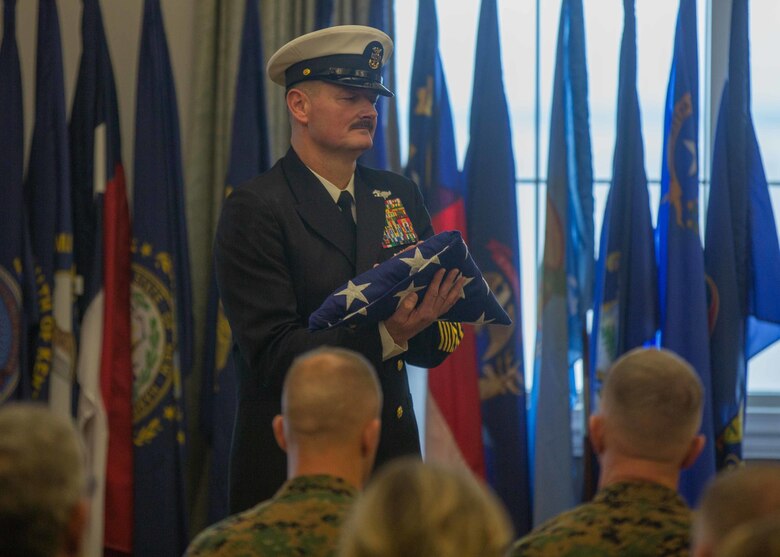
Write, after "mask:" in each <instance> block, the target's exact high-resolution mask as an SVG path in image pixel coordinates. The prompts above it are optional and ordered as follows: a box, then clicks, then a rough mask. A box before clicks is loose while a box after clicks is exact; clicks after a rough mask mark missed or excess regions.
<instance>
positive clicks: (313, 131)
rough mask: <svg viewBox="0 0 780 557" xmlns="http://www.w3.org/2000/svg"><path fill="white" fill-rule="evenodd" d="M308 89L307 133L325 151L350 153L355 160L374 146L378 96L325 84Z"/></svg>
mask: <svg viewBox="0 0 780 557" xmlns="http://www.w3.org/2000/svg"><path fill="white" fill-rule="evenodd" d="M314 85H315V86H314V87H312V88H310V89H309V98H310V100H311V110H310V112H309V121H308V126H307V127H308V131H309V135H310V137H311V139H312V141H313V142H314V143H316V144H317V145H318V146H319V147H320V148H322V149H323V150H325V151H334V152H335V151H341V152H344V151H351V152H354V153H355V156H356V157H357V156H358V155H359V154H360V153H362V152H363V151H365V150H366V149H370V148H371V146H372V145H373V143H374V140H373V137H374V130H375V128H376V116H377V113H376V107H375V104H376V99H377V93H376V92H374V91H371V90H369V89H361V88H358V87H345V86H342V85H335V84H332V83H328V82H325V81H320V82H317V83H316V84H314Z"/></svg>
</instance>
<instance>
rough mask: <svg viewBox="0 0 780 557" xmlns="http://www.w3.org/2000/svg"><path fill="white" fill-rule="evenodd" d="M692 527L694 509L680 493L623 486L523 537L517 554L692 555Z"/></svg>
mask: <svg viewBox="0 0 780 557" xmlns="http://www.w3.org/2000/svg"><path fill="white" fill-rule="evenodd" d="M690 528H691V510H690V509H689V508H688V506H687V505H686V503H685V501H684V500H683V499H682V497H680V495H679V494H678V493H677V492H676V491H673V490H671V489H669V488H667V487H664V486H662V485H660V484H655V483H651V482H642V481H633V482H620V483H617V484H614V485H610V486H608V487H606V488H604V489H602V490H600V491H599V492H598V493H597V494H596V497H595V498H594V499H593V501H591V502H590V503H585V504H584V505H580V506H579V507H575V508H574V509H571V510H570V511H567V512H564V513H562V514H560V515H558V516H556V517H554V518H551V519H550V520H548V521H547V522H545V523H544V524H542V525H541V526H539V527H538V528H536V529H535V530H533V531H532V532H531V533H530V534H528V535H527V536H525V537H524V538H520V539H519V540H518V541H517V542H516V543H515V545H514V547H513V548H512V555H513V556H521V555H532V556H543V555H555V556H560V557H566V556H574V555H576V556H578V557H587V556H590V555H593V556H596V555H599V556H610V555H622V556H629V557H630V556H635V557H640V556H641V557H645V556H652V555H659V556H660V555H664V556H683V555H685V556H687V555H689V554H690V553H689V535H690Z"/></svg>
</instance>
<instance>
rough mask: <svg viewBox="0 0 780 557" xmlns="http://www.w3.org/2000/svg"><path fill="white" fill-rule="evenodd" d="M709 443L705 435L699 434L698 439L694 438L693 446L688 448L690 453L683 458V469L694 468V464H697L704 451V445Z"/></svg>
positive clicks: (681, 465)
mask: <svg viewBox="0 0 780 557" xmlns="http://www.w3.org/2000/svg"><path fill="white" fill-rule="evenodd" d="M706 443H707V438H706V437H705V436H704V435H703V434H701V433H700V434H699V435H697V436H696V437H694V438H693V439H692V440H691V444H690V446H689V447H688V452H687V453H685V458H683V461H682V464H680V468H681V469H683V470H684V469H686V468H690V467H691V466H693V463H694V462H696V459H697V458H699V455H700V454H701V452H702V451H703V450H704V445H705V444H706Z"/></svg>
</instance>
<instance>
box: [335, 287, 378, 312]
mask: <svg viewBox="0 0 780 557" xmlns="http://www.w3.org/2000/svg"><path fill="white" fill-rule="evenodd" d="M369 286H371V283H370V282H367V283H366V284H361V285H356V284H355V283H353V282H352V281H349V282H348V283H347V287H346V288H345V289H344V290H342V291H341V292H336V296H346V297H347V302H346V308H345V309H347V310H349V306H351V305H352V302H354V301H355V300H360V301H361V302H363V303H364V304H367V303H368V300H367V299H366V297H365V296H364V295H363V290H365V289H366V288H368V287H369Z"/></svg>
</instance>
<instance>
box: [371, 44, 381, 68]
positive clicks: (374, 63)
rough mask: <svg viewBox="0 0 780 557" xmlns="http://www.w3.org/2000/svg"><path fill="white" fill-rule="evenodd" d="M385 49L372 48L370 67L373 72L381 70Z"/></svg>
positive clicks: (379, 47)
mask: <svg viewBox="0 0 780 557" xmlns="http://www.w3.org/2000/svg"><path fill="white" fill-rule="evenodd" d="M383 50H384V49H383V48H382V47H381V46H374V47H372V48H371V57H370V58H369V59H368V67H369V68H371V69H372V70H377V69H379V66H380V65H381V64H382V53H383Z"/></svg>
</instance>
